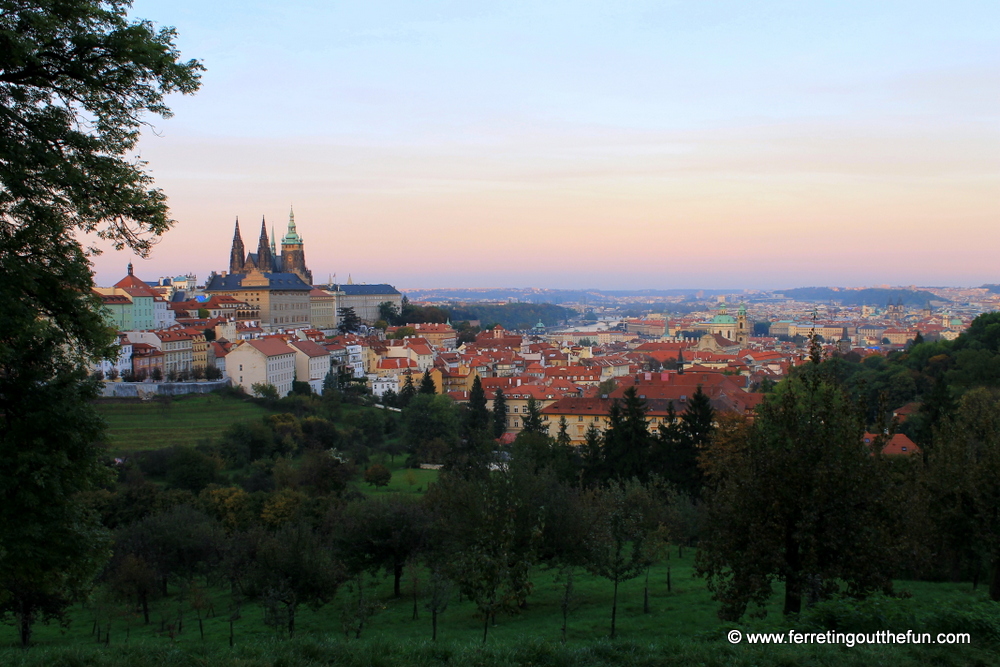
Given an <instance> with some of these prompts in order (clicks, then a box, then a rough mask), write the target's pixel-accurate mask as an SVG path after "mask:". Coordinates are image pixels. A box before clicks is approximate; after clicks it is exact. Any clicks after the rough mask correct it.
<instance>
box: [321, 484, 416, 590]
mask: <svg viewBox="0 0 1000 667" xmlns="http://www.w3.org/2000/svg"><path fill="white" fill-rule="evenodd" d="M386 472H388V471H386ZM429 528H430V518H429V516H428V515H427V512H426V510H425V509H424V507H423V506H422V505H421V504H419V503H416V502H413V501H411V500H409V499H406V498H404V497H402V496H400V495H398V494H397V495H392V496H389V497H386V498H369V499H366V500H362V501H357V502H353V503H351V504H349V505H348V506H347V507H346V508H344V510H343V512H341V513H339V514H338V515H337V516H336V522H335V527H334V530H333V533H334V537H333V539H334V545H335V548H336V552H337V554H338V557H339V558H340V560H341V561H342V562H344V563H345V564H346V565H347V567H348V569H349V571H350V572H352V573H354V574H359V573H361V572H365V571H368V572H375V571H376V570H379V569H384V570H385V571H387V572H389V573H391V574H392V577H393V596H394V597H396V598H399V597H400V595H401V588H400V586H401V581H402V577H403V568H404V566H405V565H406V563H407V562H408V561H409V560H410V559H412V558H413V557H414V556H415V555H416V554H417V553H418V552H419V551H420V550H421V549H422V548H423V547H424V545H425V542H426V540H427V536H428V530H429Z"/></svg>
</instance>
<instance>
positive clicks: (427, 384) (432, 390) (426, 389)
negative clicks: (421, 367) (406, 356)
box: [417, 370, 437, 394]
mask: <svg viewBox="0 0 1000 667" xmlns="http://www.w3.org/2000/svg"><path fill="white" fill-rule="evenodd" d="M417 393H418V394H436V393H437V387H435V386H434V379H433V378H431V372H430V371H429V370H426V371H424V376H423V377H422V378H421V379H420V389H418V390H417Z"/></svg>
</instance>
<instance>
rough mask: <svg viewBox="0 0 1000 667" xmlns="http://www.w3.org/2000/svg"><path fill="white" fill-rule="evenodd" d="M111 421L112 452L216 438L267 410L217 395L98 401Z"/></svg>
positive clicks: (107, 418) (99, 407) (109, 422)
mask: <svg viewBox="0 0 1000 667" xmlns="http://www.w3.org/2000/svg"><path fill="white" fill-rule="evenodd" d="M97 411H98V412H99V413H100V414H101V416H103V417H104V418H105V420H107V422H108V441H109V448H110V450H111V451H112V452H120V451H136V450H142V449H160V448H162V447H170V446H173V445H187V446H190V445H194V444H197V442H198V441H199V440H202V439H204V438H208V439H215V438H217V437H218V436H219V435H221V434H222V432H223V431H224V430H225V429H226V427H228V426H229V425H230V424H233V423H235V422H241V421H250V420H254V419H259V418H260V417H261V416H263V415H266V414H267V413H268V412H267V410H266V409H264V408H262V407H260V406H258V405H255V404H254V403H251V402H249V401H244V400H240V399H237V398H228V397H222V396H218V395H216V394H189V395H186V396H177V397H173V398H172V399H171V400H170V401H168V402H159V401H149V402H144V403H104V402H98V403H97Z"/></svg>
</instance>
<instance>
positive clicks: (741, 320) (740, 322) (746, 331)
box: [736, 304, 750, 347]
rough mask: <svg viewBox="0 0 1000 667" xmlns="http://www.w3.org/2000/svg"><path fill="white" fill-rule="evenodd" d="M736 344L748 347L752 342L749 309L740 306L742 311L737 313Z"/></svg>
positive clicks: (742, 305)
mask: <svg viewBox="0 0 1000 667" xmlns="http://www.w3.org/2000/svg"><path fill="white" fill-rule="evenodd" d="M736 342H737V343H739V344H740V345H742V346H743V347H746V345H747V343H748V342H750V328H749V326H748V322H747V307H746V305H744V304H740V309H739V310H738V311H736Z"/></svg>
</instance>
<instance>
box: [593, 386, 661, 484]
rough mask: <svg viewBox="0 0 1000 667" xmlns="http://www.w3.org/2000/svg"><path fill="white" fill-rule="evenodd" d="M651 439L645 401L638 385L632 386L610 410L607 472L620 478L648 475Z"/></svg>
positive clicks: (605, 450) (607, 431) (605, 441)
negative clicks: (637, 389) (638, 390)
mask: <svg viewBox="0 0 1000 667" xmlns="http://www.w3.org/2000/svg"><path fill="white" fill-rule="evenodd" d="M652 440H653V439H652V436H651V435H650V433H649V426H648V422H647V421H646V401H645V400H643V399H641V398H639V395H638V393H637V392H636V390H635V387H629V388H628V389H626V390H625V393H624V395H623V396H622V398H621V399H620V400H615V401H614V402H613V403H612V404H611V408H610V410H609V411H608V428H607V430H606V431H605V432H604V462H605V464H606V466H607V472H608V474H609V475H611V476H612V477H617V478H619V479H631V478H632V477H636V478H645V477H646V475H647V474H648V470H649V451H650V447H651V445H652Z"/></svg>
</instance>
